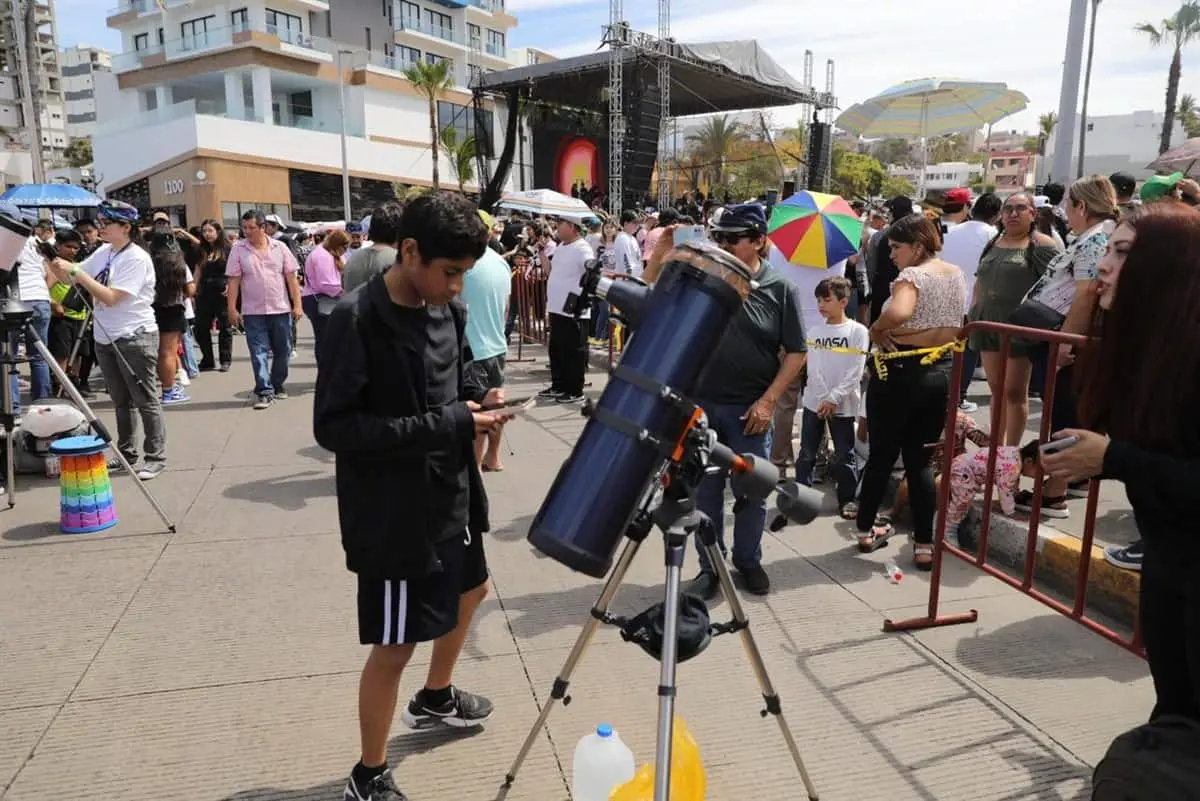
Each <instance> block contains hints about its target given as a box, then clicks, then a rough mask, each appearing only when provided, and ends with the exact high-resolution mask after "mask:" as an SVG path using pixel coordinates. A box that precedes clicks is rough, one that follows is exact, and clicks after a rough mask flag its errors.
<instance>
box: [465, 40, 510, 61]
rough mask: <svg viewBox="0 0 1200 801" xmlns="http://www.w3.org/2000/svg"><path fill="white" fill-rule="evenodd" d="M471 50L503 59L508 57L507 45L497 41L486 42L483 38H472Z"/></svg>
mask: <svg viewBox="0 0 1200 801" xmlns="http://www.w3.org/2000/svg"><path fill="white" fill-rule="evenodd" d="M471 52H472V53H480V54H483V53H486V54H487V55H489V56H492V57H493V58H498V59H502V60H506V59H507V58H508V48H507V47H505V46H504V45H502V44H498V43H496V42H488V43H487V44H484V43H483V41H482V40H481V39H474V38H472V39H471Z"/></svg>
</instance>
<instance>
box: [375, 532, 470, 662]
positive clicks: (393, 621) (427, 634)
mask: <svg viewBox="0 0 1200 801" xmlns="http://www.w3.org/2000/svg"><path fill="white" fill-rule="evenodd" d="M437 552H438V558H439V559H440V560H441V562H442V568H443V569H442V572H441V573H434V574H431V575H428V576H422V577H421V578H419V579H409V580H399V579H378V578H368V577H365V576H359V577H358V640H359V642H361V643H362V644H363V645H403V644H407V643H417V642H429V641H430V640H436V639H437V638H439V637H441V636H443V635H445V634H449V633H450V632H451V631H453V630H454V627H455V626H457V625H458V603H459V598H460V597H461V596H462V595H463V593H466V592H470V591H471V590H473V589H475V588H476V587H478V586H480V585H481V584H483V583H484V582H486V581H487V580H488V569H487V557H486V556H485V555H484V552H483V538H482V537H480V536H479V535H476V534H468V533H466V532H464V533H463V535H462V536H461V537H452V538H451V539H448V540H446V541H445V542H442V543H440V544H439V545H438V546H437Z"/></svg>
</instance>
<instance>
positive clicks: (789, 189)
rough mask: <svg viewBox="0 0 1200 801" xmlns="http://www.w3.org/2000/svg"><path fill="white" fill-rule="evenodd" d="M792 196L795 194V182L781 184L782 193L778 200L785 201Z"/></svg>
mask: <svg viewBox="0 0 1200 801" xmlns="http://www.w3.org/2000/svg"><path fill="white" fill-rule="evenodd" d="M794 194H796V182H795V181H784V182H783V192H782V194H780V196H779V199H780V200H787V199H788V198H789V197H791V196H792V195H794Z"/></svg>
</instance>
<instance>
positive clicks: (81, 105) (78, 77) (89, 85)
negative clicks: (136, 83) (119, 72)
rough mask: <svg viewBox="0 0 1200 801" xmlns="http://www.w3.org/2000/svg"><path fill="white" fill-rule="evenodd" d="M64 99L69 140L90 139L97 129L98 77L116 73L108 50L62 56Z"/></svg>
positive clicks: (81, 48)
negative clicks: (112, 72)
mask: <svg viewBox="0 0 1200 801" xmlns="http://www.w3.org/2000/svg"><path fill="white" fill-rule="evenodd" d="M60 63H61V66H62V76H63V99H64V100H65V101H66V110H67V138H68V139H83V138H86V137H90V136H91V135H92V134H93V133H94V132H95V128H96V78H95V76H96V73H99V72H105V73H107V72H111V71H112V56H111V55H110V54H109V52H108V51H107V50H101V49H100V48H98V47H89V46H87V45H83V44H81V45H76V46H75V47H69V48H67V49H65V50H63V51H62V53H61V54H60Z"/></svg>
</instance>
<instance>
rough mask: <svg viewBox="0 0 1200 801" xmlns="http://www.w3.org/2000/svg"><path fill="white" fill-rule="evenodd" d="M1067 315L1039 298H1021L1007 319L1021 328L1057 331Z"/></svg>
mask: <svg viewBox="0 0 1200 801" xmlns="http://www.w3.org/2000/svg"><path fill="white" fill-rule="evenodd" d="M1066 320H1067V315H1065V314H1063V313H1061V312H1059V311H1056V310H1055V309H1052V308H1050V307H1049V306H1047V305H1046V304H1045V303H1042V302H1041V301H1040V300H1023V301H1021V305H1020V306H1017V308H1015V309H1013V310H1012V314H1010V315H1008V321H1009V322H1010V323H1012V324H1013V325H1019V326H1021V327H1022V328H1037V329H1038V330H1041V331H1057V330H1058V329H1060V328H1062V324H1063V323H1064V322H1066Z"/></svg>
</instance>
